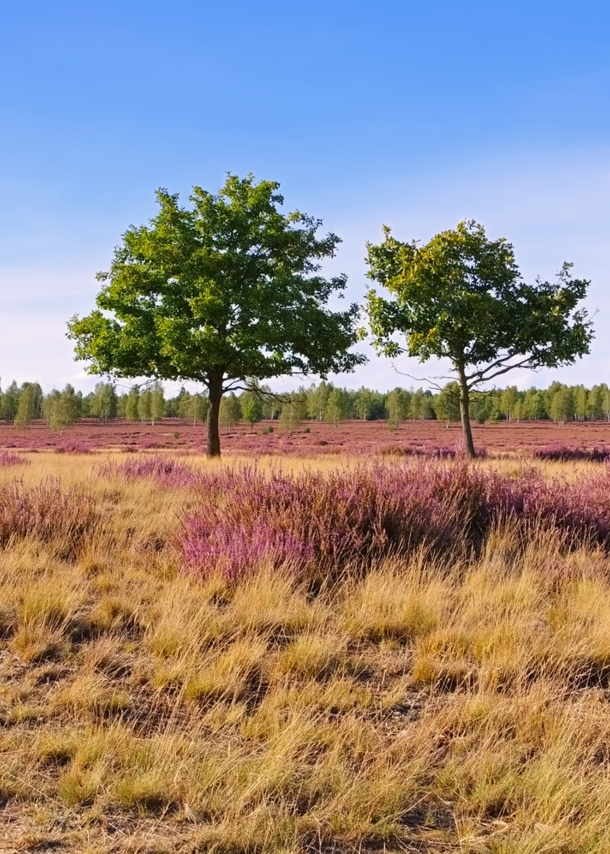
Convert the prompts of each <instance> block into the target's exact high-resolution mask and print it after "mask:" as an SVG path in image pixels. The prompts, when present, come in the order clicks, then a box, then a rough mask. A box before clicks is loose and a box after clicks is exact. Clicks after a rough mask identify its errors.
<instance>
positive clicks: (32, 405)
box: [14, 383, 42, 427]
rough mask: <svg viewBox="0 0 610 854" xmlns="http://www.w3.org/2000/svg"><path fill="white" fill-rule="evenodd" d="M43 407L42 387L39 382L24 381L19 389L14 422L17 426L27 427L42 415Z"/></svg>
mask: <svg viewBox="0 0 610 854" xmlns="http://www.w3.org/2000/svg"><path fill="white" fill-rule="evenodd" d="M41 407H42V389H41V388H40V386H39V385H38V383H24V384H23V385H22V386H21V389H20V390H19V399H18V401H17V410H16V412H15V418H14V423H15V426H16V427H26V426H27V425H28V424H31V423H32V421H33V420H34V419H35V418H38V416H39V415H40V410H41Z"/></svg>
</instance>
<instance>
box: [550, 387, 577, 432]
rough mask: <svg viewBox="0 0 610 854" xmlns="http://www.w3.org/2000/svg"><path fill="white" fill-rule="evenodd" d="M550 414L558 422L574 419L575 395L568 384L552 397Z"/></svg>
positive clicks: (563, 422) (562, 422)
mask: <svg viewBox="0 0 610 854" xmlns="http://www.w3.org/2000/svg"><path fill="white" fill-rule="evenodd" d="M549 415H550V416H551V418H552V419H553V421H555V422H556V423H557V424H565V422H566V421H573V420H574V395H573V393H572V389H571V388H569V387H568V386H562V387H561V388H560V389H559V391H556V392H555V394H554V395H553V397H552V399H551V407H550V412H549Z"/></svg>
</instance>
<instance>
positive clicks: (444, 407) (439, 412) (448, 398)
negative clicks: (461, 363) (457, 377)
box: [434, 382, 460, 422]
mask: <svg viewBox="0 0 610 854" xmlns="http://www.w3.org/2000/svg"><path fill="white" fill-rule="evenodd" d="M434 410H435V412H436V417H437V418H439V419H440V420H441V421H447V422H449V421H459V420H460V387H459V385H458V384H457V383H456V382H452V383H447V385H446V386H445V387H444V388H443V389H441V391H440V393H439V394H438V396H437V398H436V400H435V402H434Z"/></svg>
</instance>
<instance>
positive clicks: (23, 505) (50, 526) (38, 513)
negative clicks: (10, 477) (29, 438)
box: [0, 481, 98, 548]
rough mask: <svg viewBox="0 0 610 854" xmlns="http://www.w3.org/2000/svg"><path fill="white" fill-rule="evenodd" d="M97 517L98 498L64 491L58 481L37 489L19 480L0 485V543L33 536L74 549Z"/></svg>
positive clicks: (71, 490)
mask: <svg viewBox="0 0 610 854" xmlns="http://www.w3.org/2000/svg"><path fill="white" fill-rule="evenodd" d="M97 520H98V512H97V508H96V505H95V501H94V499H93V497H92V496H91V495H88V494H87V493H84V492H83V491H82V490H76V489H69V490H66V491H64V490H63V489H62V488H61V485H60V484H59V483H58V482H57V481H50V482H48V483H46V484H42V485H41V486H37V487H36V488H34V489H29V490H28V489H25V488H24V487H23V486H22V485H21V484H20V483H13V484H12V485H11V486H9V487H5V488H0V546H6V545H7V543H9V542H10V541H11V540H12V539H14V538H21V537H26V536H28V535H32V536H34V537H37V538H39V539H42V540H45V541H47V542H51V541H55V540H61V541H63V543H64V545H65V546H67V547H69V548H74V547H77V546H78V545H80V543H81V542H82V540H83V537H84V536H85V535H86V534H87V533H88V532H90V531H91V530H92V529H93V527H94V526H95V524H96V522H97Z"/></svg>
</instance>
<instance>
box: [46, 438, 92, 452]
mask: <svg viewBox="0 0 610 854" xmlns="http://www.w3.org/2000/svg"><path fill="white" fill-rule="evenodd" d="M91 450H92V449H91V445H89V444H87V443H86V442H82V441H81V440H80V439H64V441H63V442H62V443H61V444H60V445H58V446H57V447H56V448H55V453H57V454H90V453H91Z"/></svg>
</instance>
